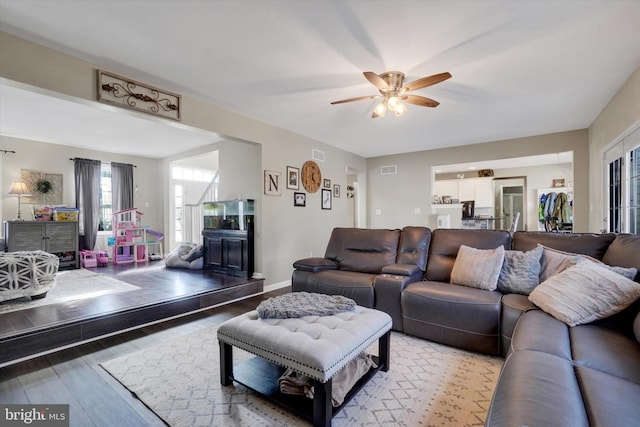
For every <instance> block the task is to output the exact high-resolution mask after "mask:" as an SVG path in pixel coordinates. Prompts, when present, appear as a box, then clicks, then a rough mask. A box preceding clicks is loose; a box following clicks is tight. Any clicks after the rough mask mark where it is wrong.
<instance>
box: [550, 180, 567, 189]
mask: <svg viewBox="0 0 640 427" xmlns="http://www.w3.org/2000/svg"><path fill="white" fill-rule="evenodd" d="M551 182H552V185H551V186H552V187H553V188H560V187H564V178H560V179H554V180H553V181H551Z"/></svg>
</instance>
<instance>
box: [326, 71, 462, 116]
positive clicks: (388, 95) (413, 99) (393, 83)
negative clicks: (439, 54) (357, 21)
mask: <svg viewBox="0 0 640 427" xmlns="http://www.w3.org/2000/svg"><path fill="white" fill-rule="evenodd" d="M363 74H364V76H365V78H366V79H367V80H369V82H370V83H371V84H373V85H374V86H375V87H377V88H378V91H379V92H380V95H370V96H359V97H356V98H349V99H343V100H340V101H333V102H332V103H331V104H332V105H334V104H343V103H346V102H353V101H360V100H363V99H373V98H380V97H381V96H382V97H384V99H383V100H382V102H380V103H379V104H378V105H376V107H375V108H374V110H373V113H372V114H371V117H372V118H374V119H375V118H378V117H384V115H385V113H386V112H387V109H388V110H390V111H392V112H394V113H395V114H396V116H399V115H401V114H404V113H405V112H406V111H407V107H406V105H404V104H403V103H402V101H405V102H408V103H409V104H412V105H418V106H420V107H437V106H438V105H439V104H440V103H439V102H438V101H434V100H433V99H430V98H426V97H424V96H419V95H413V94H412V95H406V93H407V92H411V91H414V90H418V89H423V88H426V87H429V86H433V85H435V84H438V83H440V82H443V81H445V80H447V79H449V78H451V73H448V72H445V73H440V74H434V75H432V76H427V77H422V78H420V79H418V80H414V81H412V82H410V83H408V84H406V85H405V84H404V77H405V76H404V74H403V73H401V72H400V71H387V72H385V73H382V74H376V73H374V72H373V71H365V72H364V73H363Z"/></svg>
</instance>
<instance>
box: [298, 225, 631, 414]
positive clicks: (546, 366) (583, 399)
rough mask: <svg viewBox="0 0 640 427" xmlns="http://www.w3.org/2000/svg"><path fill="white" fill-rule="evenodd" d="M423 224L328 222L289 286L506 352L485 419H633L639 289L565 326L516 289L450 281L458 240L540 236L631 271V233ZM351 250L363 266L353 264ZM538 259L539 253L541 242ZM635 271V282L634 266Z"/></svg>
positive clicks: (412, 329) (402, 326)
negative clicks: (591, 317) (598, 315)
mask: <svg viewBox="0 0 640 427" xmlns="http://www.w3.org/2000/svg"><path fill="white" fill-rule="evenodd" d="M405 230H407V240H406V241H405V247H404V248H402V243H401V242H402V240H403V239H402V237H403V236H404V233H405ZM427 230H428V229H424V228H422V227H407V228H405V229H403V230H402V231H399V230H384V231H380V230H376V231H374V230H355V229H337V230H335V231H334V233H333V234H332V236H331V239H330V242H329V245H328V248H327V256H326V258H324V259H323V258H314V259H307V260H301V261H297V262H296V263H295V264H294V267H295V268H296V271H294V273H293V277H292V288H293V290H294V291H302V290H304V291H308V292H322V293H330V294H340V295H345V296H349V297H352V298H353V296H356V298H354V299H356V302H357V303H358V304H362V305H366V306H367V307H374V308H377V309H380V310H383V311H386V312H387V313H389V314H390V315H391V316H392V318H393V321H394V325H393V329H395V330H397V331H404V332H405V333H407V334H411V335H415V336H418V337H422V338H425V339H428V340H431V341H436V342H440V343H443V344H447V345H450V346H455V347H459V348H463V349H466V350H471V351H477V352H481V353H486V354H492V355H502V356H504V357H506V361H505V364H504V366H503V369H502V372H501V374H500V378H499V380H498V383H497V386H496V389H495V392H494V396H493V398H492V401H491V406H490V410H489V413H488V415H487V418H486V425H487V426H517V425H529V426H538V425H540V426H542V425H544V426H565V425H572V426H573V425H575V426H582V425H585V426H587V425H591V426H609V425H610V426H618V425H635V424H636V423H637V422H638V420H640V404H638V402H640V300H638V301H636V302H635V303H634V304H632V305H631V306H629V307H627V308H626V309H624V310H623V311H622V312H620V313H618V314H615V315H613V316H610V317H608V318H605V319H601V320H597V321H594V322H591V323H588V324H583V325H579V326H573V327H569V326H567V324H565V323H563V322H561V321H560V320H557V319H556V318H555V317H553V316H551V315H550V314H547V313H546V312H544V311H542V310H541V309H539V308H538V307H537V306H536V305H535V304H533V303H532V302H531V301H530V300H529V299H528V297H527V296H526V295H521V294H516V293H504V292H500V291H497V290H496V291H488V290H483V289H477V288H473V287H467V286H462V285H457V284H453V283H449V282H450V279H451V272H452V270H453V267H454V264H455V262H456V257H457V254H458V250H459V248H460V246H461V245H465V246H470V247H472V248H476V249H495V248H496V247H499V246H503V247H504V248H505V249H510V250H515V251H521V252H525V251H530V250H532V249H534V248H536V247H537V245H538V244H541V245H543V246H545V251H546V250H547V249H546V248H552V249H555V250H558V251H563V252H567V253H570V254H569V255H571V256H572V257H573V254H579V255H581V256H583V257H584V256H586V257H590V258H593V259H595V260H596V261H594V260H591V262H598V261H599V262H603V263H605V264H607V265H610V266H619V267H627V268H629V267H632V268H636V269H637V270H638V271H640V236H637V235H623V234H620V235H615V234H588V233H584V234H558V233H539V232H516V233H514V234H510V233H508V232H506V231H495V230H456V229H437V230H434V231H433V232H432V233H431V232H428V231H427ZM369 233H371V236H369ZM374 236H375V237H374ZM380 236H387V237H388V238H389V239H388V240H387V239H382V240H380ZM392 236H397V244H398V250H397V252H396V254H395V259H394V256H393V240H394V238H393V237H392ZM409 236H411V238H409ZM418 236H421V237H418ZM358 241H359V242H358ZM383 242H384V244H383ZM409 242H410V243H409ZM425 244H426V248H425ZM379 252H382V253H385V254H386V256H385V257H384V258H383V257H381V255H380V253H379ZM401 253H404V254H408V255H407V256H406V257H402V256H401ZM370 255H372V256H373V259H376V260H377V261H376V263H375V265H373V264H372V263H370V261H368V260H367V259H368V257H369V256H370ZM423 255H424V256H423ZM358 259H361V260H362V265H365V266H367V271H366V272H359V271H358V270H359V269H360V270H361V267H360V264H359V262H360V261H358ZM549 260H550V258H549ZM385 262H387V263H388V264H386V265H383V264H384V263H385ZM540 262H541V264H544V263H545V256H544V252H543V256H542V258H541V261H540ZM576 262H577V261H576ZM585 262H587V261H585ZM415 269H419V270H420V272H419V273H418V272H417V271H415ZM329 272H330V273H329ZM359 274H362V276H358V275H359ZM356 278H357V279H356ZM634 280H635V282H640V273H638V274H636V276H635V278H634ZM355 283H357V285H355ZM356 291H357V292H356Z"/></svg>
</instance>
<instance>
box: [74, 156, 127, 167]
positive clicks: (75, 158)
mask: <svg viewBox="0 0 640 427" xmlns="http://www.w3.org/2000/svg"><path fill="white" fill-rule="evenodd" d="M76 159H79V157H70V158H69V160H76ZM100 161H101V162H102V163H109V164H111V162H103V161H102V160H100ZM131 166H133V167H134V168H137V167H138V165H131Z"/></svg>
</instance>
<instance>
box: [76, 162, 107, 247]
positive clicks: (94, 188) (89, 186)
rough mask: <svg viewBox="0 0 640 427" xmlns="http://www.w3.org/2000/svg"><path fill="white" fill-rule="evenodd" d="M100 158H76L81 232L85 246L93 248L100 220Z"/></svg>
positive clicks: (77, 197)
mask: <svg viewBox="0 0 640 427" xmlns="http://www.w3.org/2000/svg"><path fill="white" fill-rule="evenodd" d="M100 165H101V162H100V160H89V159H78V158H76V159H74V162H73V171H74V175H75V179H76V207H77V208H78V209H79V218H78V219H79V221H80V224H79V225H80V233H81V234H84V248H81V249H89V250H93V248H94V247H95V245H96V237H97V236H98V222H99V221H100Z"/></svg>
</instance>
